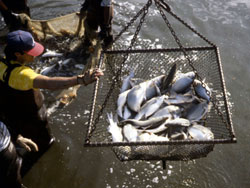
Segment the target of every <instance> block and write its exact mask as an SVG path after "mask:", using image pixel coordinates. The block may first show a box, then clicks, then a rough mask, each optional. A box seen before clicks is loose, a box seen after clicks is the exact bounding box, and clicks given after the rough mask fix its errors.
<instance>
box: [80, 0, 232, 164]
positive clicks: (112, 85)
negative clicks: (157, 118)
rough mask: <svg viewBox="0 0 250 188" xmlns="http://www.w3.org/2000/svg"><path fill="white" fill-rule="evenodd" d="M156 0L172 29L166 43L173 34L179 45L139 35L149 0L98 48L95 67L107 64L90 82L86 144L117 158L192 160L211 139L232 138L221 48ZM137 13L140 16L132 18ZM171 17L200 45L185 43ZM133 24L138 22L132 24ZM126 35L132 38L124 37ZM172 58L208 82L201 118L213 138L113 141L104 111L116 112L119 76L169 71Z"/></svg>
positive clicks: (145, 21) (210, 144)
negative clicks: (208, 104)
mask: <svg viewBox="0 0 250 188" xmlns="http://www.w3.org/2000/svg"><path fill="white" fill-rule="evenodd" d="M154 2H155V5H156V8H157V9H158V10H159V12H160V14H161V16H162V17H163V20H164V22H165V25H167V26H168V27H167V28H168V29H169V30H170V32H169V33H170V35H169V37H168V38H167V39H168V41H167V43H168V44H174V43H173V42H171V41H170V39H174V40H173V41H174V42H175V44H177V47H176V46H175V47H170V48H163V46H164V44H163V45H160V47H156V46H154V45H151V44H150V40H143V39H142V37H141V36H142V35H140V33H141V28H142V27H143V24H145V25H148V24H150V23H152V20H150V18H149V17H146V16H147V14H148V12H149V7H150V6H151V5H152V1H150V0H149V1H148V3H147V4H146V5H145V6H144V7H143V8H142V9H141V10H140V11H139V12H138V13H137V14H136V15H135V17H134V18H133V19H132V20H131V21H130V22H129V23H128V24H127V25H126V26H125V28H124V29H123V30H122V31H121V33H119V34H118V36H117V37H116V39H115V41H114V43H113V48H112V50H104V51H103V52H102V54H101V58H100V61H99V67H100V68H102V69H105V75H104V76H103V77H101V78H100V80H99V81H98V82H97V83H96V85H95V87H94V93H93V103H92V106H91V109H90V112H91V113H90V118H89V127H88V132H87V136H86V140H85V146H90V147H104V146H111V147H112V149H113V151H114V153H115V154H116V156H117V157H118V159H119V160H121V161H124V160H125V161H126V160H190V159H196V158H200V157H205V156H207V154H208V153H209V152H211V151H212V150H213V148H214V145H215V144H218V143H233V142H236V138H235V135H234V131H233V127H232V121H231V114H230V109H229V104H228V99H227V94H226V88H225V82H224V76H223V72H222V65H221V61H220V56H219V50H218V48H217V47H216V45H214V44H213V43H211V42H210V41H209V40H207V39H206V38H205V37H204V36H202V35H201V34H199V33H198V32H197V31H196V30H194V29H193V28H192V27H190V26H189V25H188V24H186V23H185V22H184V21H182V20H181V19H180V18H179V17H178V16H176V15H175V14H174V13H173V12H172V11H171V9H170V7H169V6H168V5H167V4H166V3H165V2H164V1H162V0H161V1H158V0H155V1H154ZM165 13H169V14H170V16H168V17H167V16H166V14H165ZM140 16H141V17H140ZM139 17H140V19H139V21H137V22H136V20H137V18H139ZM170 17H171V18H172V17H173V18H174V19H177V20H178V23H179V22H180V23H179V24H180V25H182V26H184V28H182V29H180V28H179V27H180V26H179V25H177V22H174V25H175V26H176V27H178V32H183V33H185V31H184V29H186V30H188V31H189V32H190V31H191V33H193V34H190V35H189V36H193V35H194V34H196V36H198V38H195V40H193V39H191V38H189V39H190V40H191V41H192V40H193V41H198V40H200V41H202V42H201V43H200V44H202V46H195V45H193V46H183V45H182V43H181V42H180V39H179V35H178V34H177V33H176V32H175V30H174V29H173V27H172V25H171V24H170V22H169V19H170ZM148 20H149V21H148ZM136 24H137V25H138V26H137V27H132V26H134V25H136ZM130 27H132V29H131V30H132V32H131V33H133V32H134V35H132V36H130V37H128V36H126V34H128V33H129V32H128V30H129V28H130ZM166 35H168V34H166ZM181 36H183V35H181ZM126 38H130V39H131V40H130V41H128V42H126ZM119 40H120V41H119ZM124 40H125V41H124ZM204 43H205V45H204ZM126 44H127V46H126ZM124 46H125V47H124ZM158 46H159V45H158ZM124 48H125V49H124ZM173 64H176V65H177V69H178V70H179V71H181V72H188V71H194V72H195V74H196V76H197V78H198V79H199V80H201V81H204V79H205V82H206V83H207V84H208V86H209V87H210V88H212V91H211V93H210V95H211V101H212V105H211V109H210V110H209V112H208V113H207V114H206V116H205V118H203V119H202V120H201V124H202V125H203V126H205V127H207V128H209V129H211V131H212V133H213V135H214V138H213V139H211V140H169V141H140V142H136V141H134V142H127V141H123V142H113V141H112V136H111V134H110V133H109V132H108V131H107V128H108V126H109V122H108V121H107V113H110V112H112V113H113V114H115V113H116V109H117V99H118V96H119V94H120V88H121V85H122V81H123V78H124V77H125V76H127V75H129V73H130V71H131V70H133V71H134V72H135V78H139V80H138V83H140V82H143V81H145V80H150V79H152V78H154V77H156V76H159V75H164V74H167V73H168V71H169V70H170V68H171V67H172V66H173Z"/></svg>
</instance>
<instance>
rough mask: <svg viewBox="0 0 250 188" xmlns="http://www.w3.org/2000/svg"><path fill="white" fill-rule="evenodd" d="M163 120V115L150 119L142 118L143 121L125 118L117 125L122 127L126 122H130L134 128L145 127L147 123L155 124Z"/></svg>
mask: <svg viewBox="0 0 250 188" xmlns="http://www.w3.org/2000/svg"><path fill="white" fill-rule="evenodd" d="M165 120H166V118H165V117H159V118H152V119H149V120H144V121H139V120H135V119H127V120H124V121H121V122H119V124H118V126H120V127H123V126H124V125H126V124H131V125H133V126H134V127H136V128H146V127H148V126H149V125H151V126H157V125H159V124H161V123H162V122H163V121H165Z"/></svg>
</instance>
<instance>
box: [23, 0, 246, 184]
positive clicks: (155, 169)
mask: <svg viewBox="0 0 250 188" xmlns="http://www.w3.org/2000/svg"><path fill="white" fill-rule="evenodd" d="M144 2H146V1H141V0H134V1H132V0H129V1H126V2H124V1H122V0H116V1H115V19H114V32H115V33H118V32H119V31H120V29H121V27H122V25H121V24H124V22H125V21H128V20H129V19H130V18H131V15H134V14H135V12H136V11H138V9H139V7H141V6H143V3H144ZM168 2H169V5H170V6H171V7H172V9H173V11H174V12H175V13H176V14H177V15H178V16H180V17H181V18H183V19H184V20H185V21H186V22H188V23H189V24H190V25H192V27H194V28H195V29H197V30H198V31H199V32H200V33H202V34H203V35H204V36H206V37H207V38H208V39H209V40H210V41H212V42H214V43H215V44H216V45H217V46H218V47H219V48H220V53H221V60H222V65H223V71H224V76H225V82H226V86H227V90H228V92H229V94H230V97H229V98H230V102H231V103H230V104H231V105H232V120H233V124H234V128H235V132H236V137H237V141H238V142H237V144H228V145H216V146H215V148H214V151H213V152H211V153H210V154H209V155H208V157H206V158H202V159H197V160H194V161H189V162H167V169H166V170H163V169H162V165H161V162H141V161H134V162H123V163H121V162H120V161H118V160H117V158H116V157H115V155H114V154H113V152H112V151H111V150H110V149H108V148H100V149H98V148H94V149H91V148H84V147H83V143H84V138H85V134H86V124H87V120H88V115H89V112H88V111H87V110H86V106H87V105H88V104H89V100H90V93H89V89H91V86H89V87H90V88H89V89H88V88H81V89H80V90H79V91H78V97H77V99H76V100H75V101H74V102H73V103H71V104H70V105H69V106H67V107H66V108H65V109H63V110H59V111H57V112H55V113H54V114H53V115H52V117H51V122H50V123H51V127H52V132H53V134H54V136H55V137H56V143H55V144H54V145H53V147H52V148H51V149H50V150H49V151H48V152H47V153H46V154H45V155H44V156H43V157H42V158H41V160H40V161H39V162H38V163H37V164H36V165H35V166H34V167H33V168H32V170H31V171H30V172H29V173H28V174H27V175H26V176H25V177H24V183H25V185H26V186H27V187H30V188H68V187H70V188H100V187H106V188H131V187H143V188H144V187H145V188H153V187H157V188H158V187H159V188H162V187H170V188H176V187H178V188H179V187H192V188H193V187H197V188H200V187H202V188H203V187H211V188H214V187H218V188H221V187H227V188H239V187H240V188H248V187H250V170H249V166H250V157H249V156H250V147H249V140H250V126H249V122H250V116H249V112H250V111H249V105H250V101H249V97H250V94H249V92H250V85H249V80H250V74H249V72H250V63H249V62H248V58H249V50H250V48H249V45H250V26H249V23H250V16H249V11H250V2H249V1H248V0H220V1H216V0H199V1H194V0H186V1H181V0H175V1H173V0H169V1H168ZM29 4H30V8H31V15H32V17H33V19H48V18H53V17H56V16H59V15H64V14H67V13H71V12H74V11H78V10H79V8H80V4H81V1H80V0H78V1H77V0H74V1H66V0H58V1H49V0H47V1H45V0H39V1H38V0H33V1H29ZM151 16H152V18H155V19H156V21H155V22H152V23H150V24H151V25H150V26H148V27H147V29H148V30H149V31H152V32H149V34H145V36H147V38H149V40H151V42H152V43H154V44H155V45H157V43H158V42H159V40H160V41H164V40H165V39H164V35H163V34H162V32H161V27H162V25H160V24H158V21H159V19H160V18H158V17H157V16H158V15H157V14H156V13H155V12H153V13H152V15H151ZM156 36H157V37H156Z"/></svg>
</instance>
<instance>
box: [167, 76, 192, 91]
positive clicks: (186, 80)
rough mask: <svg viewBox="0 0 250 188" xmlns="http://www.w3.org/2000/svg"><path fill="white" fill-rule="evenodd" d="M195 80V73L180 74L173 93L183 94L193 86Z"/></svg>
mask: <svg viewBox="0 0 250 188" xmlns="http://www.w3.org/2000/svg"><path fill="white" fill-rule="evenodd" d="M194 78H195V73H194V72H187V73H184V74H183V73H180V74H178V76H177V78H176V79H175V80H174V83H173V84H172V88H171V91H173V92H176V93H182V92H184V91H185V90H186V89H187V88H189V87H190V86H191V84H192V83H193V81H194Z"/></svg>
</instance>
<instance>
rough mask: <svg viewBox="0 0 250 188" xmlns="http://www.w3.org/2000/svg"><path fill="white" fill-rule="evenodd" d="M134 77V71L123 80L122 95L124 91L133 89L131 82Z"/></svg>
mask: <svg viewBox="0 0 250 188" xmlns="http://www.w3.org/2000/svg"><path fill="white" fill-rule="evenodd" d="M134 76H135V73H134V72H133V71H131V72H130V74H129V75H128V76H126V77H125V78H124V79H123V82H122V87H121V89H120V93H122V92H124V91H127V90H128V89H130V88H131V83H130V81H131V78H133V77H134Z"/></svg>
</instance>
